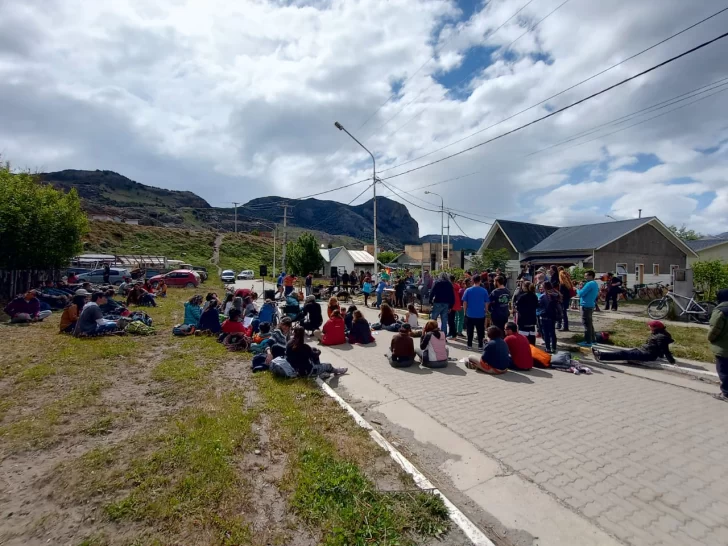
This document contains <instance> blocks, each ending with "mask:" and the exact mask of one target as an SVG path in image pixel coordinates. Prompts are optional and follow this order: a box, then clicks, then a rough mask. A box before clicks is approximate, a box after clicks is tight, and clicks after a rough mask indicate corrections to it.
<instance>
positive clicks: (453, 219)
mask: <svg viewBox="0 0 728 546" xmlns="http://www.w3.org/2000/svg"><path fill="white" fill-rule="evenodd" d="M450 218H452V221H453V222H455V225H456V226H457V227H458V229H459V230H460V233H462V234H463V235H465V236H466V237H470V235H468V234H467V233H465V230H464V229H463V228H461V227H460V224H458V221H457V220H456V219H455V216H450Z"/></svg>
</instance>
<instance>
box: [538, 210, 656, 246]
mask: <svg viewBox="0 0 728 546" xmlns="http://www.w3.org/2000/svg"><path fill="white" fill-rule="evenodd" d="M653 219H654V217H649V218H635V219H632V220H620V221H616V222H605V223H602V224H590V225H587V226H570V227H562V228H559V229H557V230H556V231H554V232H553V233H552V234H551V235H549V236H548V237H546V238H545V239H544V240H543V241H541V242H540V243H538V244H537V245H536V246H534V247H533V248H531V249H529V251H528V252H529V253H531V252H568V251H571V250H595V249H597V248H601V247H603V246H604V245H607V244H609V243H611V242H612V241H616V240H617V239H619V238H620V237H623V236H624V235H626V234H627V233H629V232H631V231H634V230H635V229H637V228H638V227H640V226H643V225H645V224H648V223H650V222H651V221H652V220H653Z"/></svg>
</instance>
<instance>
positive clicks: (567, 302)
mask: <svg viewBox="0 0 728 546" xmlns="http://www.w3.org/2000/svg"><path fill="white" fill-rule="evenodd" d="M570 306H571V298H567V299H565V300H564V303H563V305H562V309H563V317H562V322H561V325H562V326H563V328H564V331H568V330H569V313H568V311H569V307H570Z"/></svg>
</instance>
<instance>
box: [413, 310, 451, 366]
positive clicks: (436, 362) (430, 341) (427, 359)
mask: <svg viewBox="0 0 728 546" xmlns="http://www.w3.org/2000/svg"><path fill="white" fill-rule="evenodd" d="M415 352H416V353H417V356H419V357H420V361H421V362H422V365H423V366H425V367H427V368H445V367H446V366H447V358H448V355H449V354H450V351H449V349H448V347H447V340H446V338H445V334H444V333H443V332H442V331H441V330H440V328H439V327H438V326H437V321H435V320H428V321H427V324H425V328H424V329H423V330H422V339H420V348H419V350H415Z"/></svg>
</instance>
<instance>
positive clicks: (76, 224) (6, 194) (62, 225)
mask: <svg viewBox="0 0 728 546" xmlns="http://www.w3.org/2000/svg"><path fill="white" fill-rule="evenodd" d="M87 232H88V219H87V218H86V214H85V213H84V212H83V210H81V201H80V199H79V197H78V194H77V193H76V190H75V189H73V190H71V191H70V192H68V193H64V192H62V191H58V190H56V189H55V188H53V187H52V186H50V185H47V184H42V183H40V182H39V181H38V180H37V178H36V177H35V176H33V175H31V174H30V173H13V172H12V171H11V170H10V167H9V166H8V165H5V166H0V242H1V244H0V269H7V270H31V269H59V268H61V267H64V266H66V265H68V262H69V260H70V259H71V258H73V256H75V255H77V254H79V253H80V252H81V250H82V249H83V246H82V244H81V238H82V237H83V236H84V235H85V234H86V233H87Z"/></svg>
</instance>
